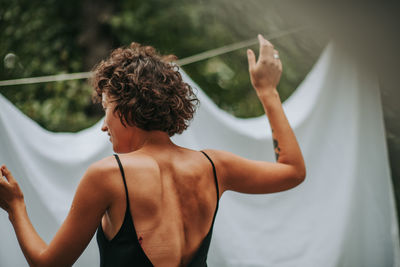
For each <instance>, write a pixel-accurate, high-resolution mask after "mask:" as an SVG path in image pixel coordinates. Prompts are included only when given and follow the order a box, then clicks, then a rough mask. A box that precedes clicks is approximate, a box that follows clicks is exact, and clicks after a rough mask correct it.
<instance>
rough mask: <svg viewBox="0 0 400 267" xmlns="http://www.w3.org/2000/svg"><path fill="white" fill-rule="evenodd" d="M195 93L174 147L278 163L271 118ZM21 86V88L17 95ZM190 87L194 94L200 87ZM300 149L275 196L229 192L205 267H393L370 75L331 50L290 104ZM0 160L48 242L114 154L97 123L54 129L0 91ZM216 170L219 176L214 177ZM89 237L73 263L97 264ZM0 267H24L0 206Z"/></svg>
mask: <svg viewBox="0 0 400 267" xmlns="http://www.w3.org/2000/svg"><path fill="white" fill-rule="evenodd" d="M182 75H183V77H184V79H185V80H186V81H187V82H188V83H190V84H191V85H192V86H193V87H195V88H197V94H198V98H199V99H200V101H201V105H200V107H199V109H198V111H197V113H196V115H195V118H194V120H193V122H192V123H191V126H190V127H189V128H188V130H187V131H186V132H184V133H183V134H182V135H178V136H175V137H173V140H174V141H175V142H176V143H177V144H179V145H182V146H186V147H190V148H193V149H197V150H200V149H207V148H213V149H223V150H228V151H231V152H233V153H236V154H239V155H241V156H244V157H248V158H250V159H258V160H267V161H274V150H273V144H272V138H271V131H270V127H269V124H268V119H267V117H266V116H265V115H264V116H260V117H257V118H251V119H238V118H235V117H233V116H231V115H229V114H228V113H226V112H225V111H223V110H221V109H219V108H218V107H217V106H216V105H215V104H214V103H213V102H212V101H211V100H210V99H209V98H208V97H207V96H206V95H205V94H204V92H203V91H201V89H200V88H199V87H198V86H197V85H196V84H195V83H194V82H193V81H192V80H191V79H190V78H189V77H188V76H187V75H186V74H185V73H183V72H182ZM13 90H18V88H13ZM195 91H196V90H195ZM284 110H285V113H286V115H287V117H288V120H289V122H290V124H291V126H292V128H293V129H294V131H295V133H296V136H297V139H298V141H299V144H300V147H301V149H302V151H303V154H304V158H305V162H306V167H307V177H306V180H305V181H304V182H303V183H302V184H301V185H299V186H298V187H296V188H294V189H291V190H288V191H285V192H280V193H274V194H266V195H246V194H240V193H235V192H225V193H224V195H223V196H222V198H221V200H220V208H219V212H218V215H217V218H216V221H215V226H214V233H213V238H212V242H211V247H210V252H209V257H208V265H209V266H210V267H212V266H216V267H217V266H218V267H224V266H226V267H228V266H229V267H232V266H233V267H235V266H249V267H250V266H251V267H253V266H254V267H256V266H282V267H290V266H311V267H312V266H315V267H320V266H325V267H329V266H348V267H355V266H371V267H376V266H399V264H400V263H399V262H400V258H399V251H400V248H399V241H398V240H399V235H398V227H397V225H398V224H397V215H396V212H395V206H394V197H393V186H392V183H391V178H390V168H389V163H388V155H387V147H386V142H385V131H384V124H383V115H382V108H381V103H380V95H379V83H378V80H377V78H376V77H375V76H374V75H372V74H371V73H369V72H368V71H366V70H364V69H363V68H362V66H358V65H357V64H356V62H354V61H353V60H352V59H351V57H348V56H345V55H343V53H342V51H341V50H340V49H338V48H337V47H335V45H333V44H330V45H328V47H327V48H326V49H325V50H324V52H323V53H322V55H321V57H320V59H319V60H318V62H317V63H316V64H315V66H314V68H313V69H312V70H311V72H310V73H309V74H308V76H307V77H306V79H305V80H304V81H303V82H302V84H301V85H300V86H299V87H298V88H297V90H296V91H295V92H294V93H293V95H292V96H291V97H290V98H289V99H288V100H286V101H285V103H284ZM0 127H1V128H0V129H1V130H0V163H5V164H7V166H8V167H9V169H10V170H11V171H12V172H13V174H14V176H15V177H16V178H17V180H18V181H19V183H20V186H21V187H22V190H23V192H24V195H25V200H26V204H27V209H28V213H29V216H30V218H31V220H32V223H33V225H34V226H35V228H36V229H37V231H38V233H39V234H40V235H41V236H42V237H43V239H44V240H45V241H46V242H49V241H50V240H51V239H52V237H53V236H54V235H55V233H56V231H57V229H58V227H59V226H60V225H61V223H62V222H63V220H64V219H65V217H66V215H67V212H68V210H69V207H70V204H71V202H72V198H73V195H74V193H75V189H76V187H77V185H78V182H79V180H80V178H81V177H82V175H83V173H84V172H85V170H86V169H87V167H88V166H89V165H90V164H91V163H93V162H95V161H97V160H99V159H101V158H103V157H106V156H110V155H111V154H112V146H111V144H110V142H109V141H108V138H107V135H106V134H104V133H102V132H101V131H100V127H101V122H98V123H97V124H96V125H94V126H93V127H91V128H88V129H86V130H83V131H81V132H78V133H52V132H48V131H46V130H44V129H43V128H41V127H40V126H38V125H37V124H36V123H35V122H34V121H32V120H31V119H29V118H28V117H26V116H25V115H23V114H22V113H21V112H20V111H19V110H18V109H16V108H15V107H14V106H13V105H12V104H11V103H10V102H9V101H7V100H6V99H5V98H4V97H3V96H1V95H0ZM217 172H218V170H217ZM98 265H99V255H98V251H97V247H96V244H95V239H93V240H92V242H91V243H90V245H89V247H88V248H87V249H86V250H85V252H84V253H83V254H82V256H81V257H80V258H79V259H78V261H77V262H76V264H75V265H74V266H82V267H84V266H98ZM0 266H1V267H8V266H28V264H27V263H26V261H25V258H24V256H23V254H22V252H21V250H20V248H19V245H18V242H17V239H16V238H15V234H14V231H13V228H12V226H11V224H10V222H9V220H8V216H7V214H6V213H5V212H4V211H0Z"/></svg>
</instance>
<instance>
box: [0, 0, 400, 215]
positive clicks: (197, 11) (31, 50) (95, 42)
mask: <svg viewBox="0 0 400 267" xmlns="http://www.w3.org/2000/svg"><path fill="white" fill-rule="evenodd" d="M327 3H328V2H322V1H320V3H318V4H317V3H315V2H314V3H311V2H310V1H285V0H282V1H265V0H246V1H243V0H146V1H139V0H120V1H106V0H96V1H95V0H69V1H58V0H40V1H39V0H13V1H11V0H0V40H1V42H0V58H1V59H2V62H1V64H0V81H4V80H10V79H17V78H27V77H37V76H46V75H55V74H68V73H76V72H87V71H90V70H91V69H92V68H93V66H94V65H95V64H96V63H98V62H99V61H100V60H101V59H103V58H105V57H106V56H107V55H108V54H109V53H110V51H111V50H112V49H114V48H117V47H120V46H126V45H129V44H130V43H131V42H133V41H135V42H139V43H142V44H148V45H152V46H154V47H156V48H157V49H158V50H159V51H160V52H161V53H164V54H175V55H177V56H178V58H179V59H184V58H187V57H190V56H193V55H196V54H199V53H202V52H205V51H209V50H212V49H215V48H219V47H224V46H226V45H231V44H235V43H238V42H242V41H246V40H250V39H254V38H255V37H256V35H257V34H258V33H262V34H264V36H266V37H267V38H268V36H270V35H274V36H279V37H277V38H273V39H272V40H271V42H272V43H273V44H274V45H275V47H276V49H277V50H279V52H280V57H281V60H282V62H283V66H284V72H283V75H282V79H281V82H280V84H279V87H278V90H279V92H280V96H281V99H282V101H284V100H285V99H287V98H288V97H289V96H290V95H291V94H292V93H293V91H294V90H295V89H296V88H297V86H298V85H299V84H300V83H301V81H302V80H303V79H304V78H305V76H306V75H307V73H308V72H309V71H310V69H311V68H312V67H313V64H314V63H315V62H316V60H317V59H318V57H319V55H320V53H321V51H322V50H323V48H324V47H325V46H326V44H327V43H328V41H329V40H330V39H332V38H334V39H335V40H339V41H340V40H341V41H343V40H346V41H345V42H343V43H346V44H347V45H348V49H349V50H350V51H353V52H359V53H360V55H361V56H364V58H365V55H366V54H368V53H369V52H370V51H371V49H376V50H375V51H376V52H377V53H375V54H374V55H376V56H378V61H379V59H383V58H385V57H386V56H389V57H390V58H389V60H388V61H384V63H385V64H386V63H387V64H386V65H385V67H384V68H382V69H381V70H384V72H383V74H382V72H381V74H382V75H381V82H382V84H381V85H382V88H381V94H382V101H383V109H384V115H385V123H386V132H387V143H388V147H389V156H390V163H391V170H392V178H393V183H394V186H395V190H396V200H397V208H398V210H399V206H400V204H399V203H400V197H399V195H400V164H399V162H400V125H399V118H398V114H399V106H398V104H397V102H398V100H399V99H400V98H398V96H399V93H398V92H399V90H398V86H397V82H396V81H395V79H394V77H396V75H397V71H398V66H397V64H396V62H397V61H396V60H395V57H391V55H393V54H391V53H386V52H388V51H392V50H390V49H394V47H396V45H395V44H396V41H397V40H398V39H396V37H394V36H393V35H394V33H396V32H397V30H396V28H395V25H396V21H397V16H396V15H395V14H396V13H395V9H394V8H393V6H391V5H387V4H386V3H385V2H382V1H376V2H375V4H373V5H370V6H369V5H368V4H367V2H363V4H358V3H357V4H350V2H349V1H347V2H346V4H345V5H344V6H343V5H341V4H340V3H339V2H335V3H330V4H327ZM377 7H379V8H377ZM300 22H301V23H300ZM382 29H386V30H385V31H382ZM288 31H289V33H285V32H288ZM382 40H383V41H385V42H384V43H382ZM250 48H252V49H253V50H255V51H256V52H257V51H258V45H252V46H250ZM385 60H386V59H385ZM379 63H382V61H380V62H379ZM387 65H388V66H390V67H389V68H388V67H387ZM182 69H183V70H184V71H185V72H187V73H188V75H189V76H190V77H191V78H192V79H193V80H194V81H195V82H196V83H197V84H198V85H199V86H200V87H201V88H202V89H203V90H204V91H205V93H207V95H208V96H209V97H210V98H211V99H212V100H213V101H214V102H215V103H216V104H217V105H218V106H219V107H220V108H222V109H224V110H226V111H227V112H229V113H231V114H233V115H235V116H237V117H241V118H249V117H255V116H260V115H262V114H263V110H262V106H261V104H260V103H259V101H258V99H257V97H256V94H255V93H254V90H253V88H252V87H251V84H250V80H249V76H248V70H247V58H246V49H245V48H242V49H238V50H235V51H232V52H228V53H224V54H222V55H219V56H214V57H210V58H208V59H204V60H199V61H196V62H192V63H190V64H187V65H184V66H183V67H182ZM387 70H390V71H387ZM385 75H386V76H385ZM396 80H397V79H396ZM0 93H1V94H2V95H4V96H5V97H6V98H8V99H9V100H10V101H11V102H12V103H13V104H14V105H15V106H17V107H18V108H19V109H20V110H21V111H22V112H24V113H25V114H26V115H27V116H29V117H30V118H32V119H33V120H35V121H36V122H37V123H39V124H40V125H41V126H42V127H44V128H45V129H47V130H49V131H54V132H77V131H80V130H82V129H85V128H87V127H90V126H92V125H93V124H94V123H95V122H97V121H98V120H99V119H101V118H102V116H103V112H102V110H101V108H100V107H99V106H97V105H93V104H92V103H91V93H92V88H90V86H89V84H88V82H87V80H86V79H76V80H68V81H62V82H48V83H37V84H25V85H18V86H0ZM398 214H400V212H398Z"/></svg>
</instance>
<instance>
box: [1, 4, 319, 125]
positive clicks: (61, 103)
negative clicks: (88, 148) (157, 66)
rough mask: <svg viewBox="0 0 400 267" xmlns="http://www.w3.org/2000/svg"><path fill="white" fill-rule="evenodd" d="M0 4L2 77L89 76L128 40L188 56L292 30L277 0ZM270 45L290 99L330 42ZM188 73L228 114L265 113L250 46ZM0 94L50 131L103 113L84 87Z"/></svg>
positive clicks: (298, 39)
mask: <svg viewBox="0 0 400 267" xmlns="http://www.w3.org/2000/svg"><path fill="white" fill-rule="evenodd" d="M5 2H7V3H5ZM0 6H1V7H2V8H1V9H0V38H1V40H2V42H0V57H1V58H3V59H4V62H3V64H0V79H1V80H6V79H13V78H20V77H32V76H41V75H49V74H59V73H70V72H81V71H87V70H88V69H87V68H90V67H91V66H92V64H93V63H92V61H93V57H94V58H95V60H94V61H99V60H100V59H101V58H104V57H106V56H107V54H108V52H109V49H100V48H101V47H103V48H104V47H105V48H110V49H111V48H116V47H118V46H121V45H128V44H129V43H130V42H132V41H135V42H139V43H143V44H150V45H153V46H155V47H156V48H157V49H159V51H160V52H162V53H166V54H171V53H172V54H175V55H177V56H178V57H179V58H185V57H187V56H191V55H194V54H197V53H200V52H203V51H206V50H209V49H214V48H217V47H221V46H224V45H228V44H231V43H235V42H239V41H243V40H247V39H251V38H255V37H256V35H257V33H264V34H267V33H271V32H277V31H280V30H285V29H288V28H290V27H293V26H291V25H288V24H287V23H284V22H282V21H281V19H280V17H279V12H277V10H276V8H275V7H274V5H273V4H271V2H269V1H267V2H266V1H261V0H249V1H239V0H234V1H232V0H230V1H228V0H218V1H211V0H174V1H171V0H169V1H167V0H147V1H138V0H121V1H118V2H115V3H113V2H107V1H105V0H100V1H94V0H84V1H78V0H72V1H56V0H41V1H38V0H31V1H29V0H19V1H4V0H2V1H0ZM267 36H268V35H267ZM272 42H273V43H274V45H275V47H276V49H278V50H279V51H280V56H281V59H282V62H283V65H284V73H283V75H282V79H281V83H280V85H279V88H278V90H279V91H280V95H281V98H282V100H285V99H286V98H287V97H289V96H290V94H291V93H292V92H293V90H294V89H295V88H296V87H297V86H298V84H299V83H300V82H301V81H302V79H303V78H304V76H305V75H306V73H307V72H308V71H309V70H310V68H311V67H312V64H313V63H314V62H315V60H316V58H317V57H318V55H319V53H320V51H321V49H322V48H323V46H324V44H325V40H324V39H322V38H319V37H318V38H316V36H315V35H314V33H313V32H310V31H302V32H299V33H297V34H291V35H288V36H285V37H282V38H279V39H276V40H272ZM252 49H254V50H258V49H257V46H254V47H252ZM256 52H257V51H256ZM183 69H184V71H186V72H187V73H188V74H189V76H191V77H192V79H193V80H194V81H195V82H197V83H198V84H199V85H200V87H201V88H202V89H203V90H204V91H205V92H206V93H207V94H208V95H209V96H210V97H211V98H212V99H213V100H214V101H215V103H217V105H219V106H220V107H221V108H223V109H225V110H227V111H228V112H230V113H232V114H234V115H236V116H238V117H253V116H258V115H261V114H262V113H263V110H262V106H261V104H260V103H259V101H258V99H257V97H256V94H255V93H254V90H253V89H252V87H251V84H250V80H249V76H248V68H247V58H246V53H245V49H242V50H238V51H235V52H231V53H228V54H225V55H221V56H218V57H214V58H211V59H208V60H204V61H201V62H197V63H193V64H190V65H187V66H184V67H183ZM0 93H2V94H3V95H5V96H6V97H7V98H8V99H10V100H11V101H12V102H13V103H14V104H15V105H16V106H17V107H18V108H20V109H21V110H22V111H23V112H24V113H25V114H27V115H28V116H30V117H31V118H33V119H34V120H36V121H37V122H38V123H39V124H41V125H42V126H43V127H45V128H47V129H49V130H51V131H78V130H80V129H83V128H86V127H89V126H90V125H92V124H93V123H94V122H95V121H97V120H98V119H99V118H100V117H101V116H102V114H101V112H100V109H98V108H97V107H96V106H93V105H92V104H91V100H90V95H91V88H90V87H89V86H88V84H87V83H86V81H82V80H79V81H66V82H54V83H46V84H32V85H24V86H12V87H0Z"/></svg>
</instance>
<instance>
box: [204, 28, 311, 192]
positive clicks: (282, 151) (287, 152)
mask: <svg viewBox="0 0 400 267" xmlns="http://www.w3.org/2000/svg"><path fill="white" fill-rule="evenodd" d="M258 38H259V42H260V55H259V59H258V61H257V62H256V59H255V55H254V53H253V51H251V50H248V51H247V55H248V61H249V72H250V77H251V82H252V84H253V87H254V88H255V90H256V92H257V95H258V97H259V99H260V101H261V103H262V105H263V107H264V110H265V114H266V115H267V117H268V119H269V122H270V125H271V129H272V136H273V140H274V148H275V155H276V160H277V162H276V163H273V162H265V161H254V160H248V159H245V158H242V157H239V156H237V155H235V154H232V153H229V152H226V151H219V150H208V153H210V156H211V157H212V159H213V160H214V161H215V162H216V164H217V172H218V179H219V184H220V187H221V188H220V189H221V193H222V192H223V191H226V190H232V191H237V192H242V193H251V194H265V193H273V192H279V191H284V190H288V189H290V188H293V187H295V186H297V185H298V184H300V183H301V182H302V181H303V180H304V179H305V175H306V168H305V165H304V160H303V156H302V153H301V151H300V147H299V145H298V143H297V140H296V136H295V135H294V132H293V130H292V128H291V127H290V125H289V122H288V120H287V118H286V116H285V113H284V111H283V108H282V103H281V101H280V98H279V94H278V92H277V90H276V86H277V85H278V83H279V79H280V75H281V73H282V64H281V62H280V60H279V58H278V59H277V58H275V57H274V53H277V51H275V50H274V48H273V46H272V44H271V43H270V42H269V41H267V40H265V39H264V38H263V37H262V36H261V35H259V36H258Z"/></svg>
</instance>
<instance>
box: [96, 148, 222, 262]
mask: <svg viewBox="0 0 400 267" xmlns="http://www.w3.org/2000/svg"><path fill="white" fill-rule="evenodd" d="M201 152H202V153H203V154H204V155H205V156H206V157H207V159H208V160H209V161H210V162H211V165H212V168H213V173H214V180H215V186H216V188H217V204H216V208H215V212H214V217H213V221H212V224H211V228H210V230H209V232H208V234H207V235H206V236H205V237H204V239H203V241H202V243H201V245H200V247H199V249H198V250H197V252H196V253H195V255H194V257H193V258H192V260H191V261H190V263H189V264H188V265H187V266H188V267H205V266H207V254H208V249H209V247H210V242H211V235H212V230H213V227H214V221H215V215H216V214H217V210H218V202H219V190H218V180H217V173H216V171H215V166H214V163H213V162H212V160H211V159H210V157H209V156H208V155H207V154H206V153H205V152H203V151H201ZM114 156H115V158H116V160H117V162H118V165H119V168H120V170H121V175H122V179H123V181H124V186H125V194H126V211H125V218H124V221H123V223H122V226H121V228H120V230H119V231H118V233H117V234H116V235H115V237H114V238H113V239H112V240H108V239H107V238H106V236H105V235H104V232H103V228H102V226H101V223H100V225H99V227H98V229H97V235H96V238H97V244H98V246H99V252H100V267H133V266H135V267H147V266H149V267H151V266H153V264H152V263H151V261H150V260H149V258H148V257H147V256H146V254H145V252H144V251H143V249H142V246H141V245H140V243H139V240H138V236H137V234H136V230H135V225H134V224H133V219H132V215H131V213H130V208H129V195H128V187H127V186H126V181H125V173H124V169H123V168H122V164H121V161H120V160H119V157H118V155H114Z"/></svg>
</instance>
